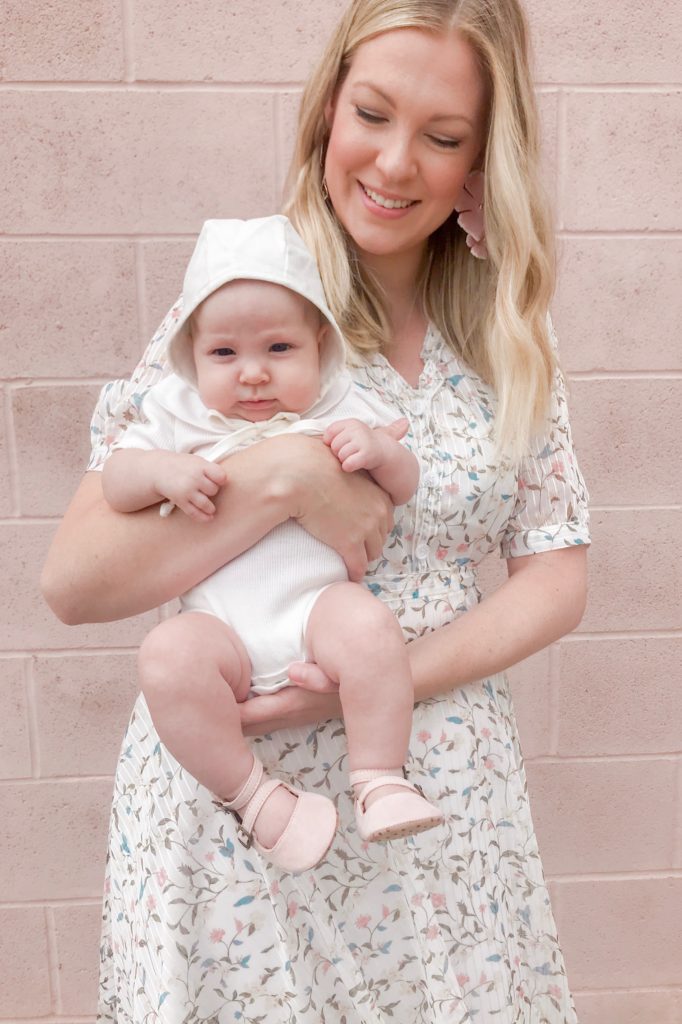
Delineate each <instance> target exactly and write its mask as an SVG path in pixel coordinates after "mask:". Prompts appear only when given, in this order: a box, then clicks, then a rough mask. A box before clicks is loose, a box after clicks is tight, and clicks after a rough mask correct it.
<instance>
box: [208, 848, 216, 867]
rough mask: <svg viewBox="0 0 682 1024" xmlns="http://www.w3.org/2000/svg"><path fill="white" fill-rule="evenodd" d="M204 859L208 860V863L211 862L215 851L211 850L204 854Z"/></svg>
mask: <svg viewBox="0 0 682 1024" xmlns="http://www.w3.org/2000/svg"><path fill="white" fill-rule="evenodd" d="M206 860H207V861H208V863H209V864H212V863H213V861H214V860H215V853H213V851H212V850H211V851H210V852H209V853H207V854H206Z"/></svg>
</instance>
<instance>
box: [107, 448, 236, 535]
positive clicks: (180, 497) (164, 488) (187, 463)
mask: <svg viewBox="0 0 682 1024" xmlns="http://www.w3.org/2000/svg"><path fill="white" fill-rule="evenodd" d="M226 479H227V477H226V474H225V470H224V469H223V468H222V466H219V465H217V464H216V463H214V462H208V460H207V459H202V458H201V456H200V455H191V454H188V453H183V452H169V451H163V450H160V449H154V450H152V451H147V450H143V449H141V448H127V449H119V450H118V451H115V452H113V453H112V455H111V456H110V457H109V458H108V459H107V461H106V462H105V464H104V469H103V470H102V489H103V493H104V497H105V499H106V500H107V502H108V503H109V504H110V505H111V507H112V508H113V509H115V510H116V511H117V512H137V511H138V510H139V509H142V508H148V507H149V506H150V505H156V503H157V502H159V501H163V500H164V499H170V500H171V501H172V502H173V503H174V504H175V505H177V506H178V508H180V509H181V510H182V511H183V512H184V513H185V515H187V516H189V517H190V519H194V520H196V521H197V522H204V523H206V522H210V521H211V519H212V518H213V516H214V515H215V505H214V504H213V502H212V501H211V500H210V499H211V498H212V497H214V495H216V494H217V493H218V491H219V490H220V488H221V487H222V486H223V484H224V483H225V481H226Z"/></svg>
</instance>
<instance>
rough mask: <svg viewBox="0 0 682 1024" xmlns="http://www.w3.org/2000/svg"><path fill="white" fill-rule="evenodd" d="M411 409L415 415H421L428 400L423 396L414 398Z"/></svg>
mask: <svg viewBox="0 0 682 1024" xmlns="http://www.w3.org/2000/svg"><path fill="white" fill-rule="evenodd" d="M410 409H411V410H412V413H413V414H414V415H415V416H421V415H423V413H424V410H425V409H426V402H425V401H424V399H423V398H414V399H413V400H412V401H411V402H410Z"/></svg>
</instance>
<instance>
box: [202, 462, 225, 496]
mask: <svg viewBox="0 0 682 1024" xmlns="http://www.w3.org/2000/svg"><path fill="white" fill-rule="evenodd" d="M204 475H205V476H206V478H207V479H208V480H210V481H211V483H214V484H215V485H216V491H217V489H218V488H219V487H222V486H223V484H224V483H225V481H226V480H227V473H226V472H225V470H224V469H223V467H222V466H219V465H218V463H217V462H208V460H207V462H206V469H205V470H204ZM216 491H207V492H206V493H207V494H215V493H216Z"/></svg>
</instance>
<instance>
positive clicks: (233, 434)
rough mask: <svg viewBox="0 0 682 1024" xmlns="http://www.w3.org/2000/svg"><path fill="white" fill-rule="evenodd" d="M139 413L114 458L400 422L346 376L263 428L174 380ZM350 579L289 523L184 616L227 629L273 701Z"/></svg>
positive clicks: (205, 451)
mask: <svg viewBox="0 0 682 1024" xmlns="http://www.w3.org/2000/svg"><path fill="white" fill-rule="evenodd" d="M142 412H143V414H144V416H145V417H146V420H147V422H140V423H135V424H131V425H130V426H129V428H128V429H127V430H126V431H125V432H124V433H123V434H122V436H121V437H120V438H119V439H118V440H117V442H116V443H115V444H114V445H113V446H112V447H113V450H116V449H117V448H143V449H157V448H161V449H166V450H169V451H177V452H191V453H192V454H195V455H201V456H202V457H203V458H206V459H209V460H210V461H212V462H215V461H218V459H221V458H224V456H225V455H226V454H228V453H232V454H233V453H234V452H236V451H240V450H242V449H243V448H247V447H249V446H250V445H252V444H255V443H257V442H258V441H259V440H262V439H263V438H265V437H273V436H275V435H277V434H282V433H305V434H312V435H321V434H323V433H324V431H325V429H326V427H327V426H329V424H330V423H333V422H335V421H336V420H341V419H348V418H353V419H359V420H362V422H363V423H366V424H367V425H368V426H370V427H377V426H381V425H386V424H388V423H390V422H391V421H392V420H393V419H394V418H395V417H394V414H393V413H392V412H391V411H390V410H389V409H387V408H386V407H385V406H383V405H382V404H381V402H380V401H379V400H378V399H377V398H376V396H375V395H373V394H370V393H369V392H366V391H365V390H364V389H361V388H360V387H358V386H357V385H356V384H354V383H353V381H352V379H351V377H350V375H349V374H347V373H346V372H345V371H344V372H343V373H341V374H339V376H338V377H337V379H336V380H335V381H334V384H333V386H332V387H331V388H329V389H328V390H327V392H326V395H325V398H324V400H323V401H320V402H318V403H317V404H316V405H314V406H313V407H312V408H311V409H310V410H308V412H307V413H306V414H305V418H301V417H300V416H298V415H297V414H296V413H279V414H277V416H274V417H273V418H272V419H270V420H266V421H264V422H260V423H251V422H248V421H246V420H237V419H228V418H226V417H225V416H223V415H222V414H221V413H218V412H216V411H215V410H209V409H207V408H206V406H205V405H204V404H203V402H202V401H201V399H200V397H199V395H198V392H197V391H196V390H195V389H194V388H193V387H192V385H191V384H189V383H187V382H186V381H185V380H183V379H182V378H180V377H178V376H177V375H175V374H171V375H170V376H169V377H167V378H166V379H165V380H163V381H161V383H160V384H157V385H155V386H154V387H153V388H151V389H150V391H149V392H148V393H147V394H146V395H145V398H144V401H143V405H142ZM228 474H229V466H228ZM174 514H176V515H177V514H179V513H174ZM208 529H210V525H209V526H208ZM347 579H348V573H347V571H346V567H345V564H344V562H343V560H342V559H341V557H340V555H338V554H337V552H336V551H334V550H333V548H330V547H328V546H327V545H326V544H323V543H322V542H321V541H319V540H317V539H316V538H315V537H313V536H312V534H310V533H308V531H307V530H305V529H303V527H302V526H299V524H298V523H297V522H296V521H295V520H293V519H289V520H287V521H286V522H284V523H282V524H280V525H279V526H277V527H275V528H274V529H273V530H271V531H270V532H269V533H268V534H266V536H265V537H263V538H262V540H260V541H258V543H256V544H254V545H253V547H251V548H249V549H248V551H245V552H244V553H243V554H242V555H239V556H238V557H237V558H233V559H232V561H231V562H228V563H227V565H224V566H223V567H222V568H221V569H218V570H217V571H216V572H214V573H213V574H212V575H211V576H209V577H208V578H207V579H205V580H203V582H201V583H199V584H197V586H195V587H192V588H191V590H188V591H187V592H186V593H185V594H183V595H182V597H181V598H180V603H181V610H182V611H201V612H207V613H209V614H211V615H215V616H217V617H218V618H219V619H221V620H222V621H223V622H226V623H227V624H228V625H230V626H231V627H232V628H233V629H234V630H235V632H236V633H237V635H238V636H239V637H240V639H241V640H242V642H243V644H244V646H245V647H246V650H247V652H248V655H249V658H250V659H251V692H252V693H254V694H262V693H273V692H274V691H276V690H279V689H281V688H282V687H284V686H287V685H289V683H288V677H287V669H288V666H289V665H290V664H291V662H292V661H305V660H306V655H307V651H306V649H305V631H306V627H307V623H308V618H309V616H310V612H311V610H312V608H313V605H314V604H315V601H316V600H317V598H318V597H319V596H320V594H321V593H322V591H323V590H325V589H326V588H327V587H328V586H329V585H330V584H332V583H337V582H340V581H343V580H347Z"/></svg>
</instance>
